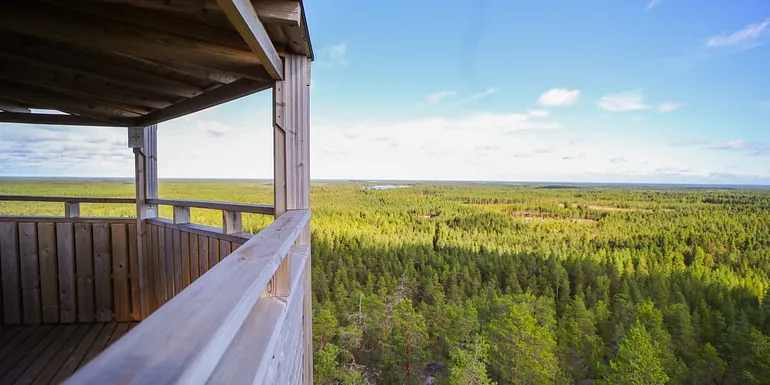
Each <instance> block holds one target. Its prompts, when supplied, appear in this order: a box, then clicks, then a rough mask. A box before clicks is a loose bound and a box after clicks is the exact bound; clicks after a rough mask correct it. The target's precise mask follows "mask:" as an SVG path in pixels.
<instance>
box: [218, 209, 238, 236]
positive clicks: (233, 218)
mask: <svg viewBox="0 0 770 385" xmlns="http://www.w3.org/2000/svg"><path fill="white" fill-rule="evenodd" d="M222 232H224V233H225V234H236V233H242V232H243V221H242V219H241V213H240V212H238V211H226V210H223V211H222Z"/></svg>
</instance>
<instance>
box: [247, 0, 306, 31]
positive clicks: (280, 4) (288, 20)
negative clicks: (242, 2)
mask: <svg viewBox="0 0 770 385" xmlns="http://www.w3.org/2000/svg"><path fill="white" fill-rule="evenodd" d="M252 4H253V5H254V10H255V11H256V12H257V15H258V16H259V20H260V21H261V22H263V23H265V24H280V25H286V26H290V27H299V26H300V25H301V24H302V8H301V7H300V4H299V1H295V0H289V1H285V0H260V1H254V2H252Z"/></svg>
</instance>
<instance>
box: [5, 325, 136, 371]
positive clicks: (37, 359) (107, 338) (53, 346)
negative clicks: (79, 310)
mask: <svg viewBox="0 0 770 385" xmlns="http://www.w3.org/2000/svg"><path fill="white" fill-rule="evenodd" d="M132 324H133V323H131V322H109V323H80V324H51V325H48V324H44V325H28V326H0V385H6V384H9V385H10V384H13V385H17V384H18V385H21V384H35V385H37V384H59V383H61V382H62V381H64V380H66V379H67V378H68V377H69V376H71V375H72V373H74V372H75V370H77V369H78V368H80V367H82V366H83V365H85V364H86V363H88V362H89V361H90V360H91V359H93V358H94V357H96V356H97V355H98V354H99V353H101V352H102V351H103V350H104V349H106V348H107V347H108V346H109V345H111V344H112V343H113V342H115V341H117V340H118V339H119V338H120V337H122V336H123V335H125V334H126V333H127V332H128V331H129V330H130V329H131V328H132V327H133V326H134V325H132Z"/></svg>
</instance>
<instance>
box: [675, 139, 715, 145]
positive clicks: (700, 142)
mask: <svg viewBox="0 0 770 385" xmlns="http://www.w3.org/2000/svg"><path fill="white" fill-rule="evenodd" d="M708 143H709V142H708V141H705V140H701V139H687V140H678V141H675V142H672V143H671V145H672V146H677V147H691V146H704V145H706V144H708Z"/></svg>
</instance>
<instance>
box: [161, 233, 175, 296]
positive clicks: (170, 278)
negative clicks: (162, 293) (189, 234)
mask: <svg viewBox="0 0 770 385" xmlns="http://www.w3.org/2000/svg"><path fill="white" fill-rule="evenodd" d="M163 233H164V237H163V240H164V242H165V247H164V249H163V251H164V252H165V256H164V259H165V260H166V268H165V270H164V273H166V286H168V290H167V292H168V297H167V298H166V300H167V301H168V300H169V299H171V297H173V296H175V295H176V286H175V285H174V279H175V278H176V277H175V276H176V274H175V271H176V266H175V265H176V264H175V260H174V259H175V258H174V230H172V229H169V228H165V229H163Z"/></svg>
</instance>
